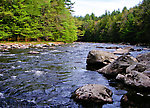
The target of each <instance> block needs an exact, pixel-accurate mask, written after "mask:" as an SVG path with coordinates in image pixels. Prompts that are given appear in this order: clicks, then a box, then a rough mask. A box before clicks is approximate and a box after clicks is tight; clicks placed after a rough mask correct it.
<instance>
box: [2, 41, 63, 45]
mask: <svg viewBox="0 0 150 108" xmlns="http://www.w3.org/2000/svg"><path fill="white" fill-rule="evenodd" d="M50 43H51V44H55V45H62V44H65V43H64V42H51V41H44V42H5V41H0V45H15V44H18V45H30V44H32V45H37V44H47V45H49V44H50Z"/></svg>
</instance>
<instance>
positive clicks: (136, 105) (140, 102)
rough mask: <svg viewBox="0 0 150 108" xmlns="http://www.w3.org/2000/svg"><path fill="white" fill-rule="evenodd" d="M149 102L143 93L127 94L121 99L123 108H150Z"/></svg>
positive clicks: (149, 98) (148, 98)
mask: <svg viewBox="0 0 150 108" xmlns="http://www.w3.org/2000/svg"><path fill="white" fill-rule="evenodd" d="M149 100H150V97H149V96H144V95H143V94H141V93H127V94H124V95H123V96H122V98H121V108H150V104H149Z"/></svg>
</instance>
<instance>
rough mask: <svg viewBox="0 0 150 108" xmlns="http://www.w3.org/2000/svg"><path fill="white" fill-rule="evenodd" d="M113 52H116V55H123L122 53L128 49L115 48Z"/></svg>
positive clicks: (126, 52)
mask: <svg viewBox="0 0 150 108" xmlns="http://www.w3.org/2000/svg"><path fill="white" fill-rule="evenodd" d="M113 53H114V54H118V55H123V54H129V50H128V49H121V48H119V49H117V50H116V51H114V52H113Z"/></svg>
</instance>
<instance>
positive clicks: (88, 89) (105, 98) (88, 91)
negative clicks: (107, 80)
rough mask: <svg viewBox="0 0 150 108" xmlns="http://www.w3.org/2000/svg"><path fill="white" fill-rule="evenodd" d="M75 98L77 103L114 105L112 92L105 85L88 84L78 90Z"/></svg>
mask: <svg viewBox="0 0 150 108" xmlns="http://www.w3.org/2000/svg"><path fill="white" fill-rule="evenodd" d="M73 97H74V98H75V100H77V101H87V102H96V103H112V102H113V99H112V91H111V90H109V89H108V88H106V87H105V86H103V85H98V84H88V85H85V86H82V87H80V88H78V89H77V90H76V91H75V93H74V95H73Z"/></svg>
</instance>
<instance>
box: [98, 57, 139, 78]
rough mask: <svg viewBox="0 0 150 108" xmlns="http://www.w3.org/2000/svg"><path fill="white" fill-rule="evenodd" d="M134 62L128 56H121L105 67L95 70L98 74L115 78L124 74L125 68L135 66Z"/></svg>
mask: <svg viewBox="0 0 150 108" xmlns="http://www.w3.org/2000/svg"><path fill="white" fill-rule="evenodd" d="M135 63H136V61H134V60H133V59H132V58H131V57H130V56H127V55H123V56H120V57H118V58H117V59H116V60H115V61H114V62H112V63H111V64H108V65H107V66H105V67H103V68H101V69H99V70H97V71H98V72H99V73H102V74H106V75H111V76H116V75H118V74H119V73H123V72H124V73H125V71H126V68H127V67H129V66H130V65H132V64H135Z"/></svg>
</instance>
